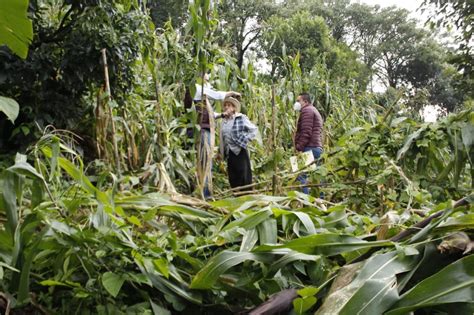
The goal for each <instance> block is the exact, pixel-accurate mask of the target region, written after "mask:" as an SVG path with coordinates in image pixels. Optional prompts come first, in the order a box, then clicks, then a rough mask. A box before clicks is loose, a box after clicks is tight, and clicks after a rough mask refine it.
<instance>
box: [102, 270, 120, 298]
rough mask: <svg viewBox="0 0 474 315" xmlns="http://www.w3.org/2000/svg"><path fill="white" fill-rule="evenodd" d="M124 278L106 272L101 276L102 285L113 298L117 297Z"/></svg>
mask: <svg viewBox="0 0 474 315" xmlns="http://www.w3.org/2000/svg"><path fill="white" fill-rule="evenodd" d="M124 282H125V278H124V277H123V276H121V275H118V274H115V273H113V272H110V271H108V272H106V273H104V274H103V275H102V285H103V286H104V288H105V289H106V290H107V292H109V294H110V295H112V296H113V297H117V295H118V293H119V292H120V289H121V288H122V285H123V283H124Z"/></svg>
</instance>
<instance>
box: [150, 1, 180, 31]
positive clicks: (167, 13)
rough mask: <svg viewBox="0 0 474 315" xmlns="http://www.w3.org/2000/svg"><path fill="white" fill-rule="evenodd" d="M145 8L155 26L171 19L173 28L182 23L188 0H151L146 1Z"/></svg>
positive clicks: (162, 24) (158, 26) (160, 25)
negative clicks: (148, 11)
mask: <svg viewBox="0 0 474 315" xmlns="http://www.w3.org/2000/svg"><path fill="white" fill-rule="evenodd" d="M146 4H147V8H148V9H149V10H150V16H151V19H152V20H153V23H155V25H156V27H157V28H162V27H164V25H165V23H166V22H168V21H171V25H172V26H173V27H174V28H179V27H181V26H182V25H183V23H184V21H185V18H186V14H187V4H188V1H185V0H152V1H147V3H146Z"/></svg>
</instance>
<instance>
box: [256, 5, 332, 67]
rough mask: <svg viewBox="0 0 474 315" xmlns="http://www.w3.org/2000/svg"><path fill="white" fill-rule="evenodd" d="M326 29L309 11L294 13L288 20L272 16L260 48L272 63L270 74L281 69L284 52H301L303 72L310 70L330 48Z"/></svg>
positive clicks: (321, 21)
mask: <svg viewBox="0 0 474 315" xmlns="http://www.w3.org/2000/svg"><path fill="white" fill-rule="evenodd" d="M329 46H330V40H329V29H328V27H327V26H326V24H325V23H324V20H323V18H321V17H312V16H311V15H310V13H309V12H307V11H302V12H299V13H296V14H295V15H293V16H292V17H291V18H289V19H284V18H282V17H279V16H274V17H272V18H271V19H270V20H269V22H268V30H267V32H266V33H265V34H264V37H263V42H262V47H263V49H264V51H265V53H266V55H267V57H268V58H269V59H270V62H271V64H272V73H275V71H279V72H281V71H282V70H283V69H282V59H283V57H284V56H285V55H290V56H295V55H296V54H297V53H298V52H299V53H300V54H301V58H300V65H301V68H302V70H303V71H308V70H310V69H311V68H312V67H313V65H314V64H315V63H316V61H317V60H318V58H319V57H321V56H322V54H323V53H325V52H327V51H329Z"/></svg>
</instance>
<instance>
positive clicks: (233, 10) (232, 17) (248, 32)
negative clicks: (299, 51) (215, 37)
mask: <svg viewBox="0 0 474 315" xmlns="http://www.w3.org/2000/svg"><path fill="white" fill-rule="evenodd" d="M218 11H219V18H220V21H221V27H220V30H221V43H223V44H230V47H231V48H232V50H233V51H234V54H235V57H236V59H237V66H238V67H239V69H242V65H243V62H244V56H245V53H246V52H247V51H248V50H249V49H251V47H252V46H253V45H254V44H256V42H257V40H258V39H259V38H260V37H261V36H262V33H263V27H264V24H263V23H264V21H266V20H267V19H268V18H269V17H270V16H271V15H272V14H273V13H275V11H276V5H275V4H274V1H271V0H223V1H222V2H220V4H219V6H218Z"/></svg>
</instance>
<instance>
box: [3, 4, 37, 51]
mask: <svg viewBox="0 0 474 315" xmlns="http://www.w3.org/2000/svg"><path fill="white" fill-rule="evenodd" d="M27 10H28V0H2V1H0V45H7V46H8V47H10V49H11V50H12V51H13V52H14V53H15V54H17V55H18V56H20V57H21V58H23V59H25V58H26V56H27V55H28V46H29V44H30V42H31V40H32V38H33V25H32V23H31V21H30V20H29V19H28V17H27Z"/></svg>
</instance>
